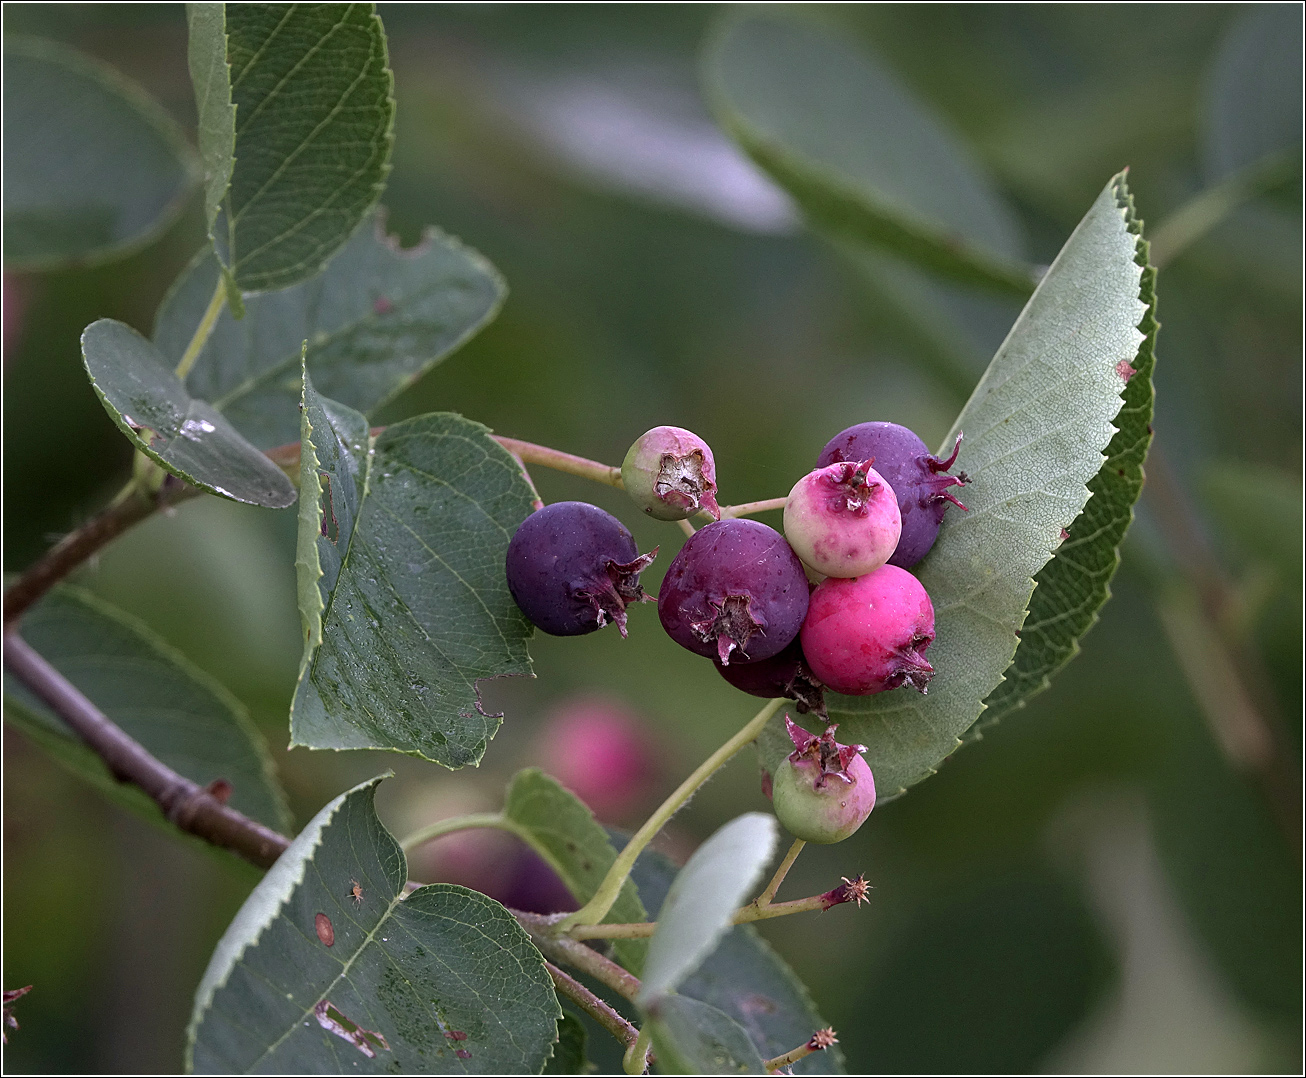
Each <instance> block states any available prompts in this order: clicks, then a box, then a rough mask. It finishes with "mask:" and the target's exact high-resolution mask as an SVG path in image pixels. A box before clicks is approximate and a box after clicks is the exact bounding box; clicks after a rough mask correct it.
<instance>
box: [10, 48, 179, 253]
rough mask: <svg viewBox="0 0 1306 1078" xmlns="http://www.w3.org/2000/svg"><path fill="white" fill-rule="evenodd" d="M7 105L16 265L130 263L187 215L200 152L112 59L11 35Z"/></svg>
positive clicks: (11, 227) (12, 250)
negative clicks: (122, 260)
mask: <svg viewBox="0 0 1306 1078" xmlns="http://www.w3.org/2000/svg"><path fill="white" fill-rule="evenodd" d="M4 102H5V108H4V145H5V169H4V263H5V268H6V269H11V270H42V269H55V268H57V267H60V266H66V265H92V264H95V263H100V262H107V261H111V260H113V259H116V258H123V257H125V256H126V255H128V254H130V253H131V252H132V251H135V250H138V249H139V248H141V247H143V246H145V245H146V244H147V243H149V242H150V241H151V240H153V239H154V238H155V237H156V236H158V235H159V233H160V232H162V231H163V229H164V228H166V227H167V226H168V225H169V224H170V223H171V222H172V221H173V220H174V219H175V217H176V216H177V214H178V213H179V212H180V210H181V207H182V205H183V204H184V203H185V201H186V197H187V195H188V194H189V193H190V190H191V185H192V184H193V183H194V180H195V175H196V173H197V171H198V169H197V166H196V164H195V160H194V154H193V153H192V151H191V150H190V147H189V146H188V145H187V144H186V140H185V138H184V137H183V135H182V134H181V132H180V130H179V129H178V128H177V125H176V123H175V122H173V120H172V118H171V117H170V116H169V115H168V114H167V113H166V112H164V110H163V109H162V108H160V107H159V105H158V104H156V103H155V102H154V100H153V99H151V98H150V97H149V96H147V95H146V93H145V92H144V91H143V90H141V89H140V87H138V86H136V85H135V84H134V83H132V82H129V81H128V80H127V79H126V78H124V77H123V76H122V75H120V74H119V73H118V72H117V71H115V70H114V69H113V68H111V67H109V66H108V65H107V64H103V63H101V62H100V61H98V60H94V59H92V58H91V57H89V56H85V55H83V54H82V53H80V52H76V51H75V50H73V49H70V48H67V47H66V46H63V45H56V44H55V43H53V42H50V41H40V40H37V39H34V38H24V37H18V36H16V35H6V37H5V42H4Z"/></svg>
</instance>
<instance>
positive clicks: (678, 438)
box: [621, 427, 721, 520]
mask: <svg viewBox="0 0 1306 1078" xmlns="http://www.w3.org/2000/svg"><path fill="white" fill-rule="evenodd" d="M621 483H622V485H623V486H624V487H625V488H626V493H627V494H629V495H630V496H631V498H632V499H633V500H634V502H635V504H636V505H638V506H639V507H640V508H641V509H643V510H644V512H646V513H648V514H649V515H650V516H654V517H657V519H658V520H685V519H686V518H687V517H691V516H693V515H694V514H695V513H697V512H699V511H706V512H708V513H711V514H712V516H714V517H716V518H717V519H718V520H720V519H721V510H720V508H719V507H718V506H717V502H716V462H715V461H714V460H713V459H712V450H711V449H709V448H708V445H707V442H705V441H703V439H702V438H700V437H699V436H698V435H697V434H694V433H693V432H692V431H687V430H685V429H684V428H682V427H654V428H653V429H652V430H650V431H648V432H647V433H645V434H643V435H641V436H640V437H639V438H637V439H636V440H635V444H634V445H632V446H631V447H630V450H629V451H628V452H627V453H626V459H625V460H624V461H623V462H622V464H621Z"/></svg>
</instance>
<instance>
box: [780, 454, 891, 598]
mask: <svg viewBox="0 0 1306 1078" xmlns="http://www.w3.org/2000/svg"><path fill="white" fill-rule="evenodd" d="M784 519H785V538H786V539H788V540H789V545H790V546H792V547H793V548H794V553H796V554H797V555H798V556H799V557H800V558H802V559H803V561H804V562H805V563H806V564H807V565H810V566H811V567H812V568H813V569H815V570H816V571H817V572H818V573H823V574H825V575H826V576H839V577H852V576H865V575H866V574H867V573H873V572H875V570H876V569H878V568H879V567H880V566H881V565H883V564H884V563H885V562H886V561H888V560H889V558H890V556H891V555H892V554H893V552H894V550H895V549H896V548H897V546H898V537H899V535H900V533H901V532H902V517H901V514H900V512H899V510H898V499H897V496H896V495H895V493H894V491H893V489H892V488H891V487H890V486H889V484H888V483H886V482H885V480H884V478H883V477H882V476H881V475H880V473H879V472H877V471H876V470H875V469H874V468H872V467H871V462H870V461H869V460H863V461H845V462H842V463H839V464H831V465H830V466H829V467H826V468H818V469H817V470H816V471H814V472H809V473H808V474H807V475H805V476H803V478H802V479H800V480H798V482H797V483H795V484H794V488H793V490H791V491H790V492H789V498H788V500H787V501H786V502H785V518H784Z"/></svg>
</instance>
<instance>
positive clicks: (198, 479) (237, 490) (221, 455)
mask: <svg viewBox="0 0 1306 1078" xmlns="http://www.w3.org/2000/svg"><path fill="white" fill-rule="evenodd" d="M82 359H83V362H84V363H85V366H86V373H87V374H89V375H90V378H91V385H92V386H93V387H94V388H95V393H96V395H97V396H98V397H99V398H100V403H101V404H103V405H104V410H105V411H106V412H108V413H109V418H111V419H112V420H113V421H114V422H115V423H116V424H117V425H118V427H119V429H121V430H122V432H123V433H124V434H126V435H127V437H128V438H130V439H131V441H132V443H133V444H134V445H135V446H136V447H137V448H138V449H140V450H141V452H143V453H144V454H145V455H146V456H148V457H150V458H151V459H152V460H154V461H156V462H157V463H159V464H160V465H162V466H163V467H164V468H166V469H167V470H168V471H169V472H171V473H172V474H173V475H175V476H178V477H180V478H181V479H184V480H186V482H188V483H190V484H192V485H193V486H197V487H199V488H200V489H201V490H207V491H208V492H209V493H210V494H218V495H221V496H222V497H224V498H230V499H231V500H232V501H237V502H246V503H248V504H250V505H261V506H264V507H266V508H269V509H284V508H285V507H286V506H288V505H292V504H294V501H295V486H294V484H293V483H291V481H290V480H289V479H288V478H286V474H285V472H283V471H282V470H281V469H280V468H278V467H277V466H276V465H275V464H273V463H272V461H270V460H269V459H268V458H267V457H265V456H264V455H263V454H262V453H261V452H260V451H259V450H258V449H256V448H255V447H254V446H252V445H250V444H249V442H247V441H246V440H245V439H244V437H242V436H241V434H240V432H239V431H237V430H236V428H235V427H233V426H232V425H231V424H230V423H229V422H228V421H227V419H226V418H225V417H224V416H223V415H222V414H221V413H220V412H218V411H217V410H216V409H215V408H214V407H213V406H212V405H211V404H209V403H208V402H207V401H202V400H197V399H196V398H194V397H192V396H191V395H190V394H189V393H188V392H187V391H186V387H185V386H184V385H183V384H182V382H181V379H180V378H178V377H177V375H176V374H175V373H174V372H173V370H172V368H171V367H170V366H169V365H168V362H167V360H165V359H164V358H163V356H162V355H160V354H159V350H158V349H157V348H155V347H154V345H153V344H151V343H150V342H149V341H147V340H146V339H145V338H144V337H142V336H141V335H140V334H139V333H137V332H136V331H135V330H134V329H132V328H131V326H125V325H123V324H122V323H121V322H116V321H114V320H113V319H112V318H101V319H100V320H99V321H97V322H92V323H91V324H90V325H89V326H87V327H86V329H85V331H83V333H82Z"/></svg>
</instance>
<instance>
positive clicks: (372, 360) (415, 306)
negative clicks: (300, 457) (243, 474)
mask: <svg viewBox="0 0 1306 1078" xmlns="http://www.w3.org/2000/svg"><path fill="white" fill-rule="evenodd" d="M219 272H220V269H219V265H218V261H217V259H216V258H215V257H214V255H213V254H212V253H211V252H209V251H207V250H205V251H203V252H201V253H200V254H199V256H197V257H196V259H195V260H194V261H193V262H192V263H191V265H190V266H189V267H188V268H187V270H186V272H185V273H183V274H182V275H181V277H180V278H178V280H177V282H176V284H174V285H173V287H172V289H171V291H170V292H169V293H168V296H167V298H166V299H165V300H164V301H163V304H162V306H161V307H160V308H159V313H158V317H157V318H156V320H155V324H154V343H155V344H156V345H157V346H158V348H159V351H160V352H162V353H163V355H164V356H165V357H167V358H168V359H169V360H170V361H171V362H172V363H173V364H174V365H175V364H176V363H177V362H178V361H179V360H180V359H181V357H182V354H183V353H184V352H185V351H186V346H187V345H188V344H189V343H190V339H191V336H192V334H194V332H195V327H196V326H197V325H198V324H199V322H200V319H201V318H202V317H203V315H204V310H205V308H206V307H207V306H208V303H209V300H210V298H211V297H212V295H213V290H214V288H215V287H216V286H217V283H218V274H219ZM505 293H506V287H505V285H504V283H503V280H502V278H501V277H500V276H499V274H498V273H497V271H496V270H495V269H494V267H493V266H491V265H490V264H489V262H487V261H486V260H485V259H484V258H482V257H481V256H480V255H479V254H477V253H476V252H475V251H473V250H472V249H471V248H469V247H465V246H463V245H462V244H461V243H459V242H458V240H456V239H454V238H453V237H451V236H446V235H445V234H444V233H442V232H439V231H438V230H436V229H428V230H427V232H426V235H425V237H424V239H423V241H422V243H421V244H420V245H419V246H417V247H415V248H412V249H411V250H406V251H405V250H400V249H399V248H398V246H397V245H396V243H395V242H394V240H392V239H391V238H389V237H388V236H387V235H386V234H385V227H384V219H383V216H382V214H381V213H379V212H378V213H376V214H375V215H374V216H373V219H372V221H371V222H370V223H369V224H368V225H365V226H364V227H363V228H360V229H359V230H358V231H357V232H355V233H354V235H353V237H352V238H351V239H350V241H349V242H348V243H347V244H346V245H345V247H344V249H343V250H341V251H340V252H339V254H337V255H336V256H335V257H334V258H332V259H331V262H330V263H329V264H328V265H327V268H326V270H325V272H324V273H322V275H321V276H319V277H315V278H314V279H313V280H311V281H307V282H305V283H304V284H301V285H298V286H296V287H294V288H290V289H286V290H284V291H282V292H277V293H273V294H270V295H265V296H252V297H250V298H249V299H248V300H246V302H245V315H244V317H243V318H241V319H240V320H239V321H238V320H237V319H235V318H234V317H233V316H232V314H231V312H230V311H227V310H224V311H223V312H222V314H220V315H219V316H218V320H217V323H216V324H215V325H214V328H213V333H212V335H211V336H210V337H209V339H208V341H207V342H206V343H205V345H204V348H203V350H202V351H201V352H200V354H199V357H198V358H197V359H196V361H195V365H194V366H193V367H192V368H191V370H190V373H189V375H188V376H187V378H186V387H187V389H188V390H189V391H190V392H191V393H192V394H194V395H195V396H196V397H200V398H202V399H204V400H206V401H210V402H211V403H212V404H213V406H214V407H215V408H216V409H217V410H218V411H220V412H221V413H222V414H223V415H225V416H226V417H227V418H228V419H229V420H230V421H231V423H232V425H233V426H235V428H236V429H237V430H239V431H240V432H241V433H242V434H243V435H244V436H245V437H246V438H248V439H249V440H250V441H251V442H253V443H254V444H255V445H257V446H258V447H259V448H261V449H268V448H271V447H272V446H278V445H285V444H287V443H289V442H293V441H295V440H296V439H298V438H299V412H298V408H297V405H298V404H299V397H300V351H301V349H302V346H303V344H304V342H305V341H307V342H308V371H309V374H310V375H312V377H313V384H314V385H315V386H316V387H317V389H318V391H319V392H320V393H322V394H324V395H325V396H327V397H329V398H330V399H331V400H334V401H339V402H340V403H341V404H343V405H346V406H347V407H349V408H355V409H357V410H358V411H360V412H363V413H364V414H366V415H370V414H371V413H373V412H375V411H376V409H378V408H380V407H381V406H382V405H383V404H385V403H386V402H387V401H389V400H391V399H392V398H393V397H394V396H395V395H396V394H397V393H399V392H401V391H402V390H403V389H405V388H406V387H407V386H409V385H411V384H412V383H413V382H414V381H416V380H417V379H418V378H420V377H421V376H422V375H423V374H425V373H426V372H427V371H428V370H430V369H431V368H432V367H433V366H435V365H436V364H437V363H439V362H440V361H441V360H443V359H444V358H445V357H446V356H448V355H449V354H450V353H452V352H453V351H455V350H456V349H457V348H459V347H460V346H461V345H462V344H463V343H465V342H466V341H467V339H468V338H470V337H471V336H473V335H474V334H475V333H476V332H478V331H479V330H480V329H481V328H482V327H483V326H484V325H486V323H488V322H489V321H490V320H491V319H492V318H493V317H494V316H495V314H497V313H498V310H499V306H500V304H501V303H502V302H503V297H504V295H505Z"/></svg>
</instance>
